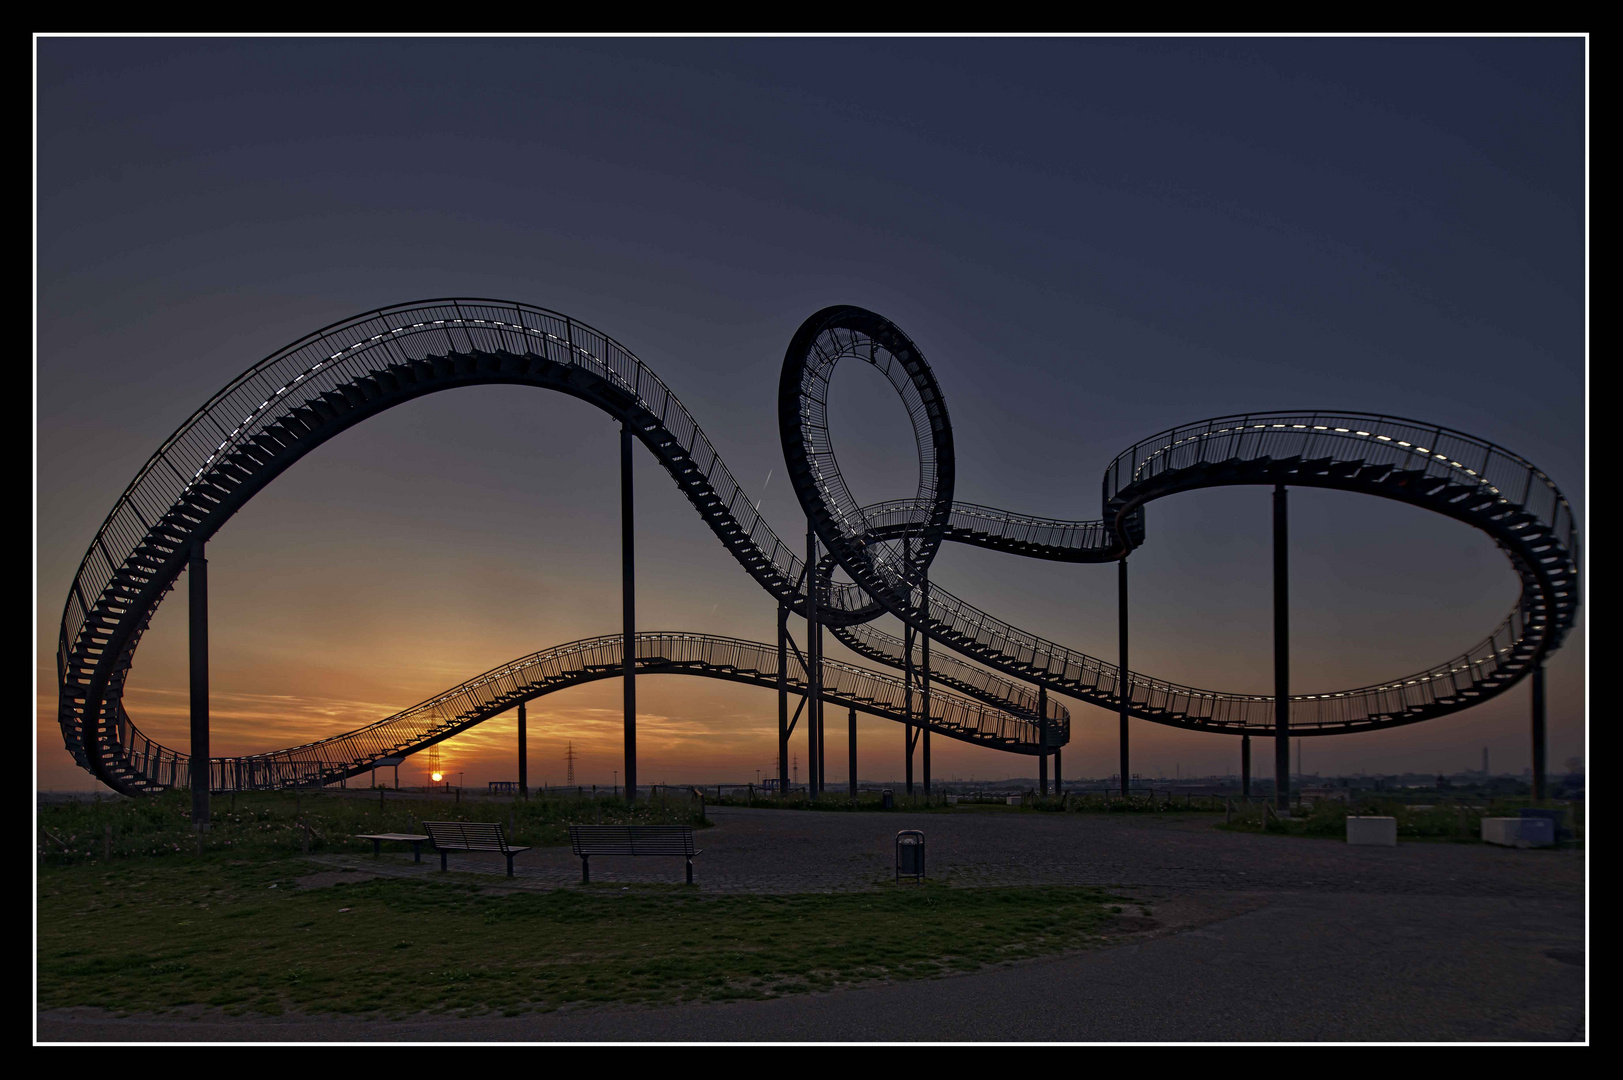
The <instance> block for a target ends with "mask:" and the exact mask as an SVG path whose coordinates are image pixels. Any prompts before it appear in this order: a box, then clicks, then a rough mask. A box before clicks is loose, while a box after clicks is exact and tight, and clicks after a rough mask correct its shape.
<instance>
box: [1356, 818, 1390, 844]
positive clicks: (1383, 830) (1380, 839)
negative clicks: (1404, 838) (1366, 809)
mask: <svg viewBox="0 0 1623 1080" xmlns="http://www.w3.org/2000/svg"><path fill="white" fill-rule="evenodd" d="M1347 843H1349V844H1368V845H1374V846H1376V847H1397V846H1398V819H1397V818H1394V817H1352V816H1349V817H1348V818H1347Z"/></svg>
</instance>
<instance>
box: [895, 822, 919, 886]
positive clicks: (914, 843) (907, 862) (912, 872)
mask: <svg viewBox="0 0 1623 1080" xmlns="http://www.w3.org/2000/svg"><path fill="white" fill-rule="evenodd" d="M903 875H906V876H907V877H910V878H912V879H913V880H914V881H923V880H924V834H923V833H922V832H920V831H919V830H917V829H903V830H902V831H901V832H899V833H897V834H896V880H897V881H900V880H902V877H903Z"/></svg>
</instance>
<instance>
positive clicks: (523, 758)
mask: <svg viewBox="0 0 1623 1080" xmlns="http://www.w3.org/2000/svg"><path fill="white" fill-rule="evenodd" d="M518 789H519V791H521V792H523V793H524V797H525V798H526V799H528V798H529V797H530V714H529V711H528V710H527V709H526V708H525V703H524V702H522V701H521V702H519V703H518Z"/></svg>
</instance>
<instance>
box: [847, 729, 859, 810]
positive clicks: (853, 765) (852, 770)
mask: <svg viewBox="0 0 1623 1080" xmlns="http://www.w3.org/2000/svg"><path fill="white" fill-rule="evenodd" d="M850 730H851V761H850V764H849V766H848V769H849V775H850V777H851V779H850V780H849V781H848V783H849V784H850V787H851V798H853V799H855V798H856V797H857V711H856V709H852V710H851V728H850Z"/></svg>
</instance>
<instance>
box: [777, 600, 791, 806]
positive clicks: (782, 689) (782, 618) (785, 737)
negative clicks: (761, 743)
mask: <svg viewBox="0 0 1623 1080" xmlns="http://www.w3.org/2000/svg"><path fill="white" fill-rule="evenodd" d="M788 794H789V605H787V604H785V603H784V602H783V601H782V600H779V601H778V798H780V799H781V798H783V797H784V796H785V795H788Z"/></svg>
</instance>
